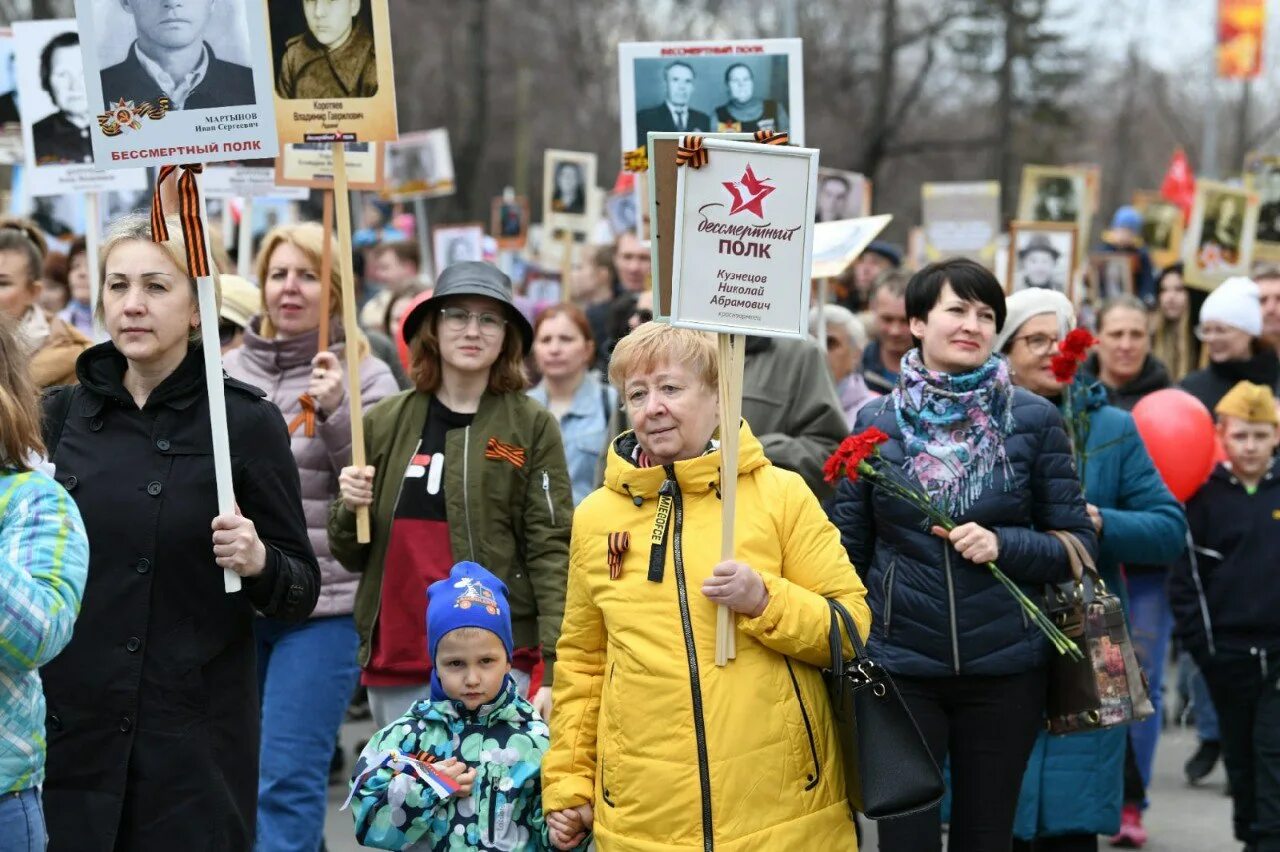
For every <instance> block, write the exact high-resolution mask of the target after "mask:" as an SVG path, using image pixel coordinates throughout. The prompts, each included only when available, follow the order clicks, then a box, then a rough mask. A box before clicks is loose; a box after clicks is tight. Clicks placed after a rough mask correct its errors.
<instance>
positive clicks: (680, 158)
mask: <svg viewBox="0 0 1280 852" xmlns="http://www.w3.org/2000/svg"><path fill="white" fill-rule="evenodd" d="M706 164H707V149H706V148H703V147H702V137H701V136H695V135H693V134H692V133H691V134H689V135H688V136H686V137H684V138H683V139H681V140H680V145H679V146H678V147H677V148H676V165H677V166H688V167H689V168H691V169H700V168H702V167H703V166H705V165H706Z"/></svg>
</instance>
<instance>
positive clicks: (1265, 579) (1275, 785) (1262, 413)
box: [1170, 382, 1280, 852]
mask: <svg viewBox="0 0 1280 852" xmlns="http://www.w3.org/2000/svg"><path fill="white" fill-rule="evenodd" d="M1216 413H1217V415H1218V418H1219V422H1218V435H1219V437H1220V438H1221V439H1222V444H1223V447H1224V448H1225V449H1226V451H1227V459H1228V461H1227V462H1225V463H1223V464H1220V465H1218V467H1217V468H1216V469H1215V470H1214V472H1213V475H1212V476H1211V477H1210V478H1209V481H1208V482H1206V483H1205V484H1204V485H1203V486H1202V487H1201V488H1200V490H1199V491H1198V492H1196V494H1195V495H1193V496H1192V497H1191V499H1190V500H1188V501H1187V521H1188V524H1189V527H1190V535H1191V542H1192V549H1191V550H1190V551H1189V552H1188V553H1187V555H1185V556H1184V557H1183V558H1182V559H1181V560H1180V561H1179V562H1178V564H1177V565H1176V566H1175V568H1174V572H1173V576H1172V578H1171V583H1170V598H1171V600H1172V603H1173V609H1174V617H1175V619H1176V627H1175V635H1177V636H1178V638H1179V639H1180V640H1181V641H1182V642H1183V643H1184V645H1185V646H1186V647H1187V648H1188V649H1189V650H1190V652H1191V654H1192V656H1194V657H1195V659H1196V662H1197V663H1198V664H1199V667H1200V671H1201V672H1202V673H1203V674H1204V677H1205V681H1206V682H1207V683H1208V685H1209V692H1210V694H1211V695H1212V696H1213V703H1214V706H1215V707H1216V708H1217V710H1218V720H1219V724H1220V726H1221V731H1222V756H1223V759H1224V762H1225V763H1226V766H1227V778H1228V779H1229V781H1230V784H1231V797H1232V799H1233V801H1234V811H1235V812H1234V824H1235V836H1236V838H1237V839H1239V840H1240V841H1242V842H1244V843H1246V844H1248V846H1247V848H1248V849H1250V850H1256V852H1276V850H1280V617H1278V616H1277V613H1280V568H1278V567H1277V566H1278V565H1280V563H1277V560H1276V554H1277V553H1280V477H1277V475H1276V461H1275V458H1274V454H1275V450H1276V446H1277V444H1280V429H1277V421H1278V419H1280V418H1277V416H1276V400H1275V397H1274V396H1273V395H1272V393H1271V390H1270V389H1269V388H1267V387H1263V386H1260V385H1254V384H1250V383H1248V382H1241V383H1240V384H1238V385H1236V387H1234V388H1233V389H1232V390H1231V392H1230V393H1228V394H1227V395H1226V396H1224V397H1223V398H1222V400H1221V401H1220V402H1219V403H1218V406H1217V409H1216Z"/></svg>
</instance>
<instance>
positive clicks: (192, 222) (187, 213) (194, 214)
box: [151, 163, 210, 278]
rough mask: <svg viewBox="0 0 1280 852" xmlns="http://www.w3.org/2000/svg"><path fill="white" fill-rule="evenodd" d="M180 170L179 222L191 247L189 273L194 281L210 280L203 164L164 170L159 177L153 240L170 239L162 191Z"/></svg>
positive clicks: (153, 204)
mask: <svg viewBox="0 0 1280 852" xmlns="http://www.w3.org/2000/svg"><path fill="white" fill-rule="evenodd" d="M178 169H181V170H182V174H180V175H179V176H178V220H179V221H180V222H181V223H182V241H183V242H184V243H186V247H187V269H188V271H189V272H190V274H191V277H192V278H206V277H208V276H209V274H210V273H209V251H208V249H207V248H206V246H205V235H204V227H203V226H202V225H201V224H200V187H199V184H197V183H196V175H198V174H200V173H201V172H203V171H204V166H202V165H200V164H199V163H194V164H191V165H182V166H161V167H160V174H159V175H158V176H157V177H156V189H155V193H154V194H153V195H152V197H151V239H153V240H155V241H156V242H158V243H163V242H165V241H167V240H168V239H169V226H168V225H167V224H165V221H164V202H163V201H161V199H160V190H161V187H163V186H164V182H165V178H167V177H169V176H170V175H172V174H173V173H174V172H175V171H177V170H178Z"/></svg>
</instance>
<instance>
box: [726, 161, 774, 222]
mask: <svg viewBox="0 0 1280 852" xmlns="http://www.w3.org/2000/svg"><path fill="white" fill-rule="evenodd" d="M768 180H769V178H765V179H764V180H761V179H759V178H757V177H756V173H755V172H753V171H752V170H751V164H750V163H748V164H747V170H746V171H745V172H743V173H742V179H741V180H736V181H731V180H727V181H724V188H725V189H727V190H729V194H730V195H732V196H733V207H732V208H731V209H730V210H729V215H730V216H732V215H733V214H735V213H739V212H741V211H743V210H747V211H749V212H751V213H754V214H756V216H757V217H758V218H760V219H763V218H764V199H765V196H767V195H768V194H769V193H771V192H773V191H774V190H775V189H777V187H776V186H770V185H769V184H768V182H767V181H768Z"/></svg>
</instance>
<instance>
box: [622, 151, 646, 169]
mask: <svg viewBox="0 0 1280 852" xmlns="http://www.w3.org/2000/svg"><path fill="white" fill-rule="evenodd" d="M622 170H623V171H624V172H647V171H649V149H647V148H646V147H645V146H643V145H641V146H640V147H639V148H632V149H631V150H630V151H626V152H624V153H623V155H622Z"/></svg>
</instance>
